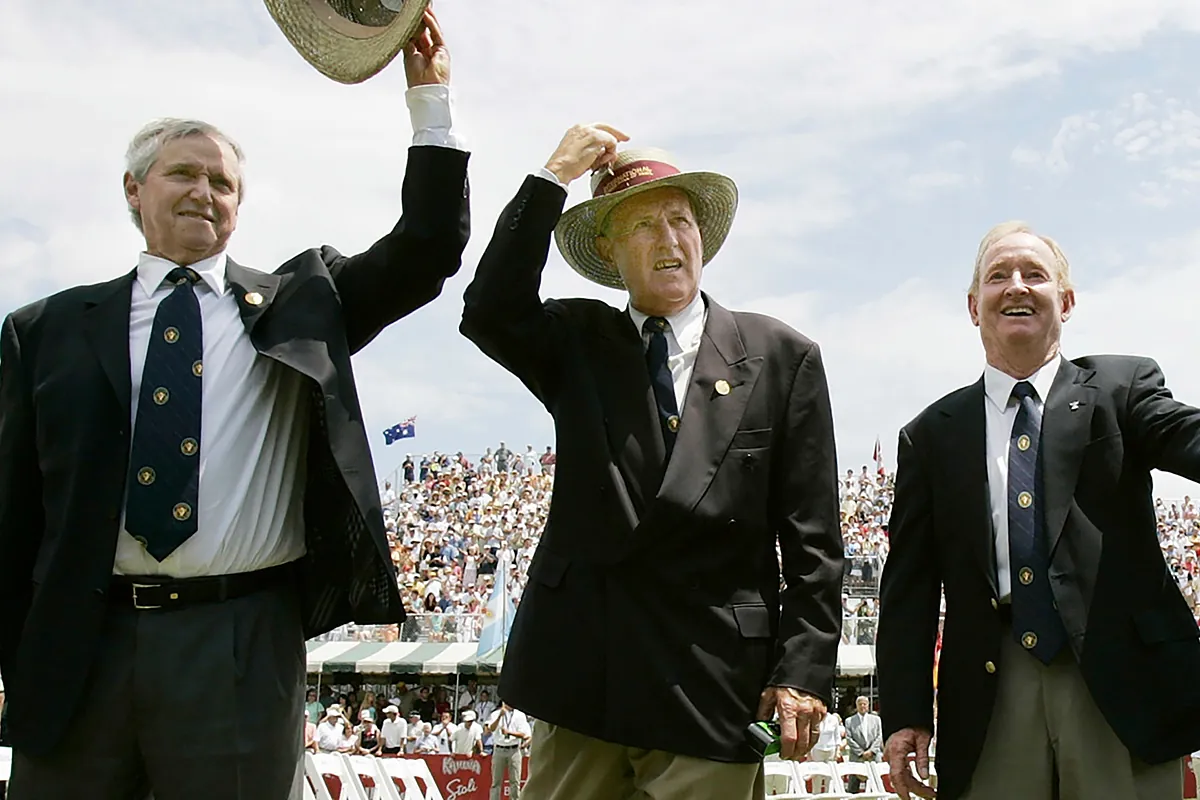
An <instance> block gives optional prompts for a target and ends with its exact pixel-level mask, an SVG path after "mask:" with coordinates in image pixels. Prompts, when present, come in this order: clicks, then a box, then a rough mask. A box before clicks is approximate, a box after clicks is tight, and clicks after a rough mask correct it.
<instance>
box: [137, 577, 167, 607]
mask: <svg viewBox="0 0 1200 800" xmlns="http://www.w3.org/2000/svg"><path fill="white" fill-rule="evenodd" d="M161 588H162V584H161V583H135V584H133V607H134V608H136V609H138V610H140V611H148V610H151V609H155V608H162V606H144V605H142V604H141V603H139V602H138V594H137V593H138V589H161Z"/></svg>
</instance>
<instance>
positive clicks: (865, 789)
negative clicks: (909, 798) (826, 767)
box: [833, 761, 897, 800]
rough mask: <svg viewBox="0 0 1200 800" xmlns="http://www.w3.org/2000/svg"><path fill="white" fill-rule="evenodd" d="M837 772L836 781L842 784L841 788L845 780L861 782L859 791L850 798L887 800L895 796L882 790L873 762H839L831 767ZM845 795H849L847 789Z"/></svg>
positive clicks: (844, 785) (845, 784)
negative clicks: (853, 778)
mask: <svg viewBox="0 0 1200 800" xmlns="http://www.w3.org/2000/svg"><path fill="white" fill-rule="evenodd" d="M833 767H834V770H835V771H836V772H837V776H838V780H840V781H841V782H842V786H843V787H844V788H845V787H846V786H847V779H848V778H851V777H856V778H858V779H859V780H860V781H861V784H862V785H861V786H860V789H861V790H862V791H860V792H859V793H858V794H853V795H850V796H851V797H857V798H860V800H887V798H889V797H896V796H897V795H894V794H890V793H888V791H887V790H886V789H884V788H883V783H882V782H881V781H880V780H879V775H878V774H877V773H876V771H875V762H874V761H869V762H863V761H840V762H838V763H836V764H834V765H833ZM846 793H847V794H850V791H849V789H848V788H847V789H846Z"/></svg>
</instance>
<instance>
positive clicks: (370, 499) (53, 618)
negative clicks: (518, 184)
mask: <svg viewBox="0 0 1200 800" xmlns="http://www.w3.org/2000/svg"><path fill="white" fill-rule="evenodd" d="M404 61H405V70H406V73H407V77H408V84H409V87H410V89H409V92H408V94H407V102H408V105H409V108H410V110H411V112H412V121H413V129H414V137H413V144H414V145H415V146H414V147H413V148H412V149H411V150H410V151H409V160H408V168H407V172H406V175H405V179H404V187H403V191H402V201H403V206H404V214H403V216H402V217H401V219H400V221H399V222H398V223H397V225H396V226H395V228H394V229H393V230H392V231H391V232H390V233H388V234H387V235H386V236H384V237H383V238H382V239H381V240H379V241H378V242H376V243H375V244H374V245H373V246H372V247H371V248H370V249H369V250H367V251H366V252H365V253H362V254H360V255H355V256H351V257H348V258H347V257H344V256H342V255H341V254H340V253H338V252H337V251H336V250H334V249H332V248H330V247H322V248H321V249H319V250H315V249H314V250H308V251H305V252H303V253H301V254H300V255H298V256H296V257H294V258H293V259H291V260H289V261H288V262H287V263H285V264H284V265H283V266H282V267H280V268H279V269H278V270H276V271H275V272H274V273H270V274H268V273H264V272H258V271H256V270H252V269H249V268H247V267H244V266H241V265H239V264H237V263H235V262H234V261H233V259H232V258H229V257H228V256H227V255H226V245H227V243H228V241H229V238H230V236H231V235H232V234H233V232H234V229H235V228H236V226H237V219H238V207H239V204H240V201H241V198H242V195H243V189H244V181H243V176H242V154H241V151H240V149H239V148H238V147H237V145H235V144H234V143H233V141H232V140H231V139H230V138H229V137H228V136H226V135H224V134H223V133H221V132H220V131H218V130H217V129H216V128H214V127H213V126H211V125H208V124H206V123H203V122H199V121H182V120H166V121H162V122H159V123H154V124H152V125H150V126H148V127H147V128H146V129H144V130H143V131H142V132H141V133H139V134H138V135H137V137H135V139H134V141H133V142H132V144H131V145H130V148H129V162H128V171H127V173H126V174H125V179H124V184H125V197H126V200H127V202H128V205H129V209H130V211H131V213H132V214H133V217H134V221H135V223H136V224H137V226H138V227H139V229H140V230H141V231H142V233H143V235H144V237H145V242H146V248H145V252H143V253H142V254H141V256H140V258H139V259H138V264H137V267H136V269H134V270H132V271H131V272H129V273H128V274H126V275H124V276H122V277H120V278H117V279H115V280H112V281H109V282H107V283H100V284H96V285H92V286H83V287H76V288H73V289H68V290H66V291H63V292H60V293H58V294H56V295H53V296H51V297H49V298H46V299H44V300H41V301H39V302H37V303H34V304H33V305H30V306H27V307H25V308H22V309H20V310H18V311H15V312H13V313H12V314H11V315H9V316H8V318H7V319H6V320H5V321H4V324H3V329H2V332H0V669H2V670H3V673H4V677H5V679H6V681H7V682H8V688H9V700H10V715H11V716H10V722H11V732H12V742H13V744H14V746H15V757H14V763H13V774H12V781H13V787H12V788H13V794H14V796H17V797H21V798H62V797H88V798H100V799H101V800H106V799H108V798H111V799H112V800H126V799H127V798H144V797H146V796H147V795H148V794H150V793H151V792H153V795H154V797H155V798H157V800H187V799H188V798H201V797H203V798H212V797H220V798H230V799H231V800H232V799H234V798H242V799H243V800H245V799H247V798H283V797H287V796H289V794H290V793H293V792H295V791H297V790H298V788H299V786H300V783H299V780H300V777H301V771H300V769H299V766H300V755H301V745H302V741H301V736H302V733H303V730H304V726H303V724H302V711H303V707H304V704H303V698H304V675H305V659H304V641H305V639H306V638H309V637H312V636H314V635H317V634H320V633H322V632H324V631H327V630H330V629H332V628H335V627H337V626H339V625H341V624H343V623H346V622H350V621H356V622H358V623H396V622H401V621H403V619H404V611H403V606H402V603H401V599H400V596H399V594H398V591H397V588H396V581H395V573H394V568H393V566H392V564H391V560H390V558H388V557H387V553H388V548H387V542H386V538H385V533H384V528H383V516H382V513H381V510H380V502H379V493H378V490H377V488H376V481H375V476H374V469H373V467H372V463H371V457H370V452H369V447H368V442H367V435H366V431H365V430H364V427H363V415H362V410H361V408H360V407H359V401H358V397H357V393H356V390H355V386H354V377H353V372H352V369H351V362H350V356H351V354H352V353H354V352H356V351H358V350H361V349H362V348H363V347H364V346H366V345H367V343H368V342H370V341H371V340H372V339H373V338H374V337H375V336H376V335H377V334H378V333H379V332H380V331H381V330H382V329H383V328H384V327H386V326H387V325H389V324H391V323H392V322H393V321H395V320H397V319H399V318H401V317H404V316H405V315H407V314H409V313H410V312H412V311H413V310H414V309H416V308H419V307H420V306H422V305H424V304H426V303H428V302H429V301H430V300H432V299H433V298H434V297H436V296H437V295H438V293H439V292H440V291H441V287H442V284H443V282H444V281H445V280H446V279H447V278H448V277H449V276H451V275H453V274H454V273H455V272H456V271H457V269H458V267H459V264H460V259H461V255H462V250H463V247H464V246H465V244H466V238H467V233H468V200H467V195H468V192H467V183H466V164H467V154H466V153H465V152H463V150H462V148H461V144H460V143H459V142H458V140H457V138H456V136H455V134H454V133H453V132H452V130H451V127H450V118H449V109H450V106H449V86H448V84H449V53H448V51H447V50H446V47H445V45H444V42H443V40H442V37H441V33H440V31H439V29H438V26H437V21H436V19H435V18H434V17H433V15H432V14H431V13H427V14H426V16H425V19H424V23H423V29H422V30H421V32H420V33H419V34H418V36H417V37H416V39H415V40H414V41H413V43H412V44H410V45H409V46H408V48H407V50H406V53H405V59H404ZM67 632H69V633H70V635H65V634H66V633H67ZM47 686H51V687H53V690H54V694H55V699H56V701H57V703H56V709H55V712H56V713H53V714H50V715H47V714H46V709H45V705H44V703H42V697H43V695H44V694H45V687H47ZM165 698H170V701H169V702H166V701H165ZM180 720H187V723H186V724H180ZM69 730H81V731H103V734H102V735H84V736H71V735H69V734H68V731H69ZM325 738H327V737H324V734H323V733H322V742H324V739H325ZM297 796H298V795H297Z"/></svg>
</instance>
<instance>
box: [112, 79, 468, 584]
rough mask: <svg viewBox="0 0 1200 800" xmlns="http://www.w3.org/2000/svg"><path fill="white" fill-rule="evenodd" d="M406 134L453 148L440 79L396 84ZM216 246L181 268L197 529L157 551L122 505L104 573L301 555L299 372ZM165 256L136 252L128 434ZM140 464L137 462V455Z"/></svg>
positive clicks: (223, 566) (304, 427)
mask: <svg viewBox="0 0 1200 800" xmlns="http://www.w3.org/2000/svg"><path fill="white" fill-rule="evenodd" d="M405 102H406V103H407V105H408V108H409V112H410V116H411V118H412V127H413V144H414V145H433V146H439V147H451V148H454V149H463V141H462V139H461V137H459V136H458V135H457V134H455V133H454V132H453V130H452V125H451V107H450V90H449V87H446V86H418V87H415V88H413V89H409V90H408V92H407V93H406V94H405ZM225 263H226V256H225V253H219V254H217V255H215V256H212V257H210V258H207V259H204V260H203V261H200V262H197V263H195V264H192V265H191V267H192V269H194V270H195V271H196V272H198V273H199V274H200V277H201V280H200V281H199V282H197V283H196V285H195V291H196V295H197V298H198V299H199V301H200V318H201V325H202V326H203V330H204V360H203V363H204V378H203V383H202V387H201V403H202V407H201V417H200V431H201V432H200V464H199V469H200V487H199V497H198V499H197V510H196V519H197V530H196V533H194V534H193V535H192V536H191V537H189V538H188V539H187V540H186V541H185V542H184V543H183V544H181V545H180V546H179V547H178V548H177V549H176V550H175V551H174V552H172V553H171V554H170V555H169V556H167V557H166V559H164V560H163V561H161V562H160V561H157V560H156V559H155V558H154V557H153V556H151V555H150V554H149V553H148V552H147V551H146V549H145V548H143V547H142V546H141V545H140V544H138V543H137V542H136V541H135V540H134V538H133V537H132V536H131V535H130V534H129V532H128V531H126V530H125V517H124V513H122V517H121V529H120V532H119V534H118V537H117V551H116V559H115V562H114V564H113V572H114V573H116V574H119V575H169V576H171V577H175V578H190V577H196V576H201V575H224V574H230V573H235V572H249V571H252V570H258V569H265V568H267V567H271V566H275V565H278V564H285V563H287V562H289V561H294V560H296V559H298V558H300V557H301V556H303V555H304V553H305V551H306V548H305V543H304V484H305V479H306V474H305V457H304V454H305V452H306V448H307V441H308V408H309V406H308V402H307V400H306V399H305V397H304V393H305V392H306V391H307V389H306V385H305V384H306V380H307V379H306V378H304V377H303V376H301V375H300V374H299V373H298V372H295V371H294V370H291V369H289V368H288V367H285V366H283V365H282V364H279V363H278V362H276V361H272V360H271V359H269V358H266V357H265V356H260V355H259V354H258V352H257V351H256V350H255V349H254V345H252V344H251V343H250V337H249V335H248V334H247V333H246V329H245V326H244V325H243V324H242V319H241V314H240V312H239V311H238V305H237V298H235V297H234V296H233V292H232V290H231V289H230V287H229V285H228V284H227V282H226V276H225ZM175 266H176V265H175V264H172V263H171V262H169V261H167V260H165V259H162V258H158V257H156V256H151V255H149V254H147V253H142V254H141V257H140V258H139V260H138V266H137V279H136V280H135V281H134V283H133V287H132V296H131V298H130V308H129V364H130V376H129V377H130V390H131V395H130V399H131V403H130V406H131V407H130V414H131V417H130V420H131V427H130V431H131V434H130V436H131V437H132V436H133V435H134V433H135V432H136V424H137V410H138V400H139V395H140V392H141V385H142V372H143V369H144V367H145V362H146V352H147V350H148V348H149V345H150V332H151V329H152V327H153V325H154V315H155V313H156V312H157V311H158V304H159V303H161V302H162V300H163V298H165V297H166V296H167V295H168V294H170V293H171V291H172V290H173V289H174V287H173V286H169V285H164V284H163V281H164V279H165V278H166V276H167V273H168V272H170V271H171V270H172V269H174V267H175ZM139 466H140V465H139Z"/></svg>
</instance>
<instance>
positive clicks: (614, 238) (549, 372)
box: [462, 125, 842, 800]
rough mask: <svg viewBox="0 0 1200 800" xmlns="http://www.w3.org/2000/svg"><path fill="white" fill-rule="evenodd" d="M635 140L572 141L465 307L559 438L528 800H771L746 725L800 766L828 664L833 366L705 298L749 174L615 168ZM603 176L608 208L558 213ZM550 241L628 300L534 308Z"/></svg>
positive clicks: (837, 556)
mask: <svg viewBox="0 0 1200 800" xmlns="http://www.w3.org/2000/svg"><path fill="white" fill-rule="evenodd" d="M625 139H626V137H625V135H624V134H622V133H621V132H620V131H618V130H616V129H614V128H611V127H609V126H606V125H579V126H575V127H574V128H572V129H571V130H570V131H568V132H567V134H566V135H565V136H564V138H563V140H562V142H561V143H560V145H559V147H558V149H557V150H556V151H555V152H554V154H553V156H551V158H550V160H549V161H548V162H547V164H546V166H545V168H543V169H541V170H539V171H538V172H537V173H536V174H534V175H531V176H529V177H528V178H527V179H526V180H525V183H524V185H523V186H522V187H521V190H520V191H519V192H518V193H517V196H516V197H515V198H514V199H513V201H512V202H511V203H509V205H508V206H507V207H506V208H505V210H504V212H503V213H502V214H501V217H500V221H499V223H498V224H497V226H496V232H495V235H494V237H493V239H492V241H491V244H490V245H489V246H488V248H487V250H486V252H485V253H484V255H483V258H482V260H481V261H480V264H479V268H478V271H477V273H476V276H475V279H474V281H473V282H472V283H471V285H470V286H469V287H468V289H467V292H466V307H465V309H464V311H463V321H462V332H463V333H464V334H465V335H466V336H467V337H468V338H470V339H471V340H472V341H474V342H475V343H476V344H477V345H478V346H479V348H480V349H481V350H483V352H484V353H486V354H487V355H488V356H490V357H491V358H493V359H494V360H496V361H497V362H498V363H500V364H501V365H502V366H504V367H505V368H506V369H508V370H509V371H510V372H512V373H513V374H514V375H516V376H517V377H518V378H519V379H520V380H521V381H522V382H523V383H524V384H525V385H526V386H527V387H528V388H529V389H530V391H531V392H533V394H534V395H535V396H536V397H537V399H538V400H539V401H541V403H542V404H543V405H544V406H545V407H546V408H547V409H548V410H549V411H550V413H551V414H552V415H553V416H554V420H555V426H556V429H557V437H558V446H557V451H558V459H557V462H558V463H557V468H556V472H555V485H554V494H553V497H552V500H551V506H550V515H549V520H548V522H547V523H546V528H545V531H544V533H543V535H542V539H541V543H540V545H539V546H538V549H537V551H536V553H535V555H534V558H533V562H532V564H531V566H530V571H529V583H528V585H527V587H526V589H525V591H524V594H523V595H522V598H521V606H520V609H519V610H518V612H517V617H516V621H515V623H514V625H513V628H512V634H511V638H510V640H509V643H508V648H507V651H506V657H505V664H504V671H503V675H502V678H501V691H502V692H503V693H504V696H505V698H506V699H507V700H509V701H510V702H511V703H512V704H513V705H514V706H516V707H518V708H520V709H522V710H523V711H526V712H528V713H530V714H531V715H532V716H534V717H536V718H537V719H538V724H537V726H535V730H534V736H533V753H532V756H531V758H530V770H531V772H530V777H529V783H528V786H527V787H526V790H525V792H524V793H523V797H525V798H526V800H546V799H547V798H551V799H552V800H560V799H561V800H567V799H568V798H569V799H570V800H606V799H607V798H613V800H617V799H618V798H620V799H622V800H623V798H627V797H631V796H634V795H635V794H636V796H639V797H648V798H652V799H653V800H676V799H678V800H684V799H685V798H687V799H688V800H693V799H695V798H701V799H703V798H710V797H711V798H718V797H719V798H751V797H762V796H763V780H762V766H761V758H760V757H759V755H758V754H757V753H756V752H754V750H752V749H751V748H750V746H749V745H748V744H747V743H746V736H745V732H746V728H747V726H748V725H749V724H750V723H751V722H753V721H754V720H755V719H756V718H759V719H770V718H771V717H772V716H774V715H775V714H778V716H779V721H780V724H781V728H782V740H783V744H782V754H783V757H784V758H789V759H798V758H801V757H803V755H804V754H805V753H806V752H807V751H808V749H809V748H810V747H811V746H812V744H813V743H814V742H815V741H816V738H817V735H818V732H819V725H820V721H821V718H822V717H823V716H824V714H825V706H826V705H827V704H828V703H829V700H830V690H831V688H832V680H833V671H834V665H835V661H836V656H837V644H838V639H839V630H840V622H841V611H840V593H841V576H842V540H841V534H840V530H839V527H838V509H837V469H836V464H835V458H834V441H833V422H832V418H831V413H830V406H829V397H828V391H827V388H826V381H825V371H824V367H823V366H822V363H821V354H820V351H819V350H818V348H817V346H816V344H814V343H813V342H812V341H810V340H809V339H807V338H805V337H804V336H801V335H800V334H798V333H797V332H795V331H794V330H792V329H791V328H789V327H787V326H786V325H784V324H783V323H781V322H779V321H777V320H774V319H771V318H769V317H764V316H760V315H757V314H744V313H737V312H731V311H728V310H726V309H725V308H723V307H722V306H720V305H719V304H718V303H717V302H716V301H715V300H713V299H712V298H711V297H709V296H708V295H706V294H704V293H702V292H700V290H699V282H700V276H701V269H702V267H703V266H704V265H705V264H706V263H708V262H709V261H710V260H711V259H712V258H713V257H714V256H715V255H716V254H717V251H718V250H719V249H720V247H721V244H722V242H723V241H724V240H725V237H726V234H727V233H728V232H729V229H730V226H731V224H732V222H733V216H734V210H735V208H736V205H737V190H736V187H735V186H734V183H733V181H731V180H730V179H729V178H727V177H725V176H722V175H718V174H715V173H711V172H684V171H682V170H680V169H679V168H678V167H677V166H676V165H675V161H674V159H673V158H672V157H671V156H670V155H668V154H666V153H664V152H662V151H660V150H653V149H628V150H624V151H622V152H618V151H617V146H618V142H619V141H624V140H625ZM589 169H590V170H592V171H593V176H592V181H591V184H592V199H591V200H588V201H587V202H585V203H582V204H580V205H577V206H575V207H574V208H571V209H570V210H568V211H567V212H566V213H563V212H562V209H563V205H564V201H565V200H566V196H567V192H566V187H567V185H568V184H569V183H571V182H572V181H573V180H575V179H576V178H579V177H581V176H582V175H584V174H585V173H587V172H588V171H589ZM552 234H554V235H555V237H556V239H557V243H558V247H559V250H560V251H561V253H562V255H563V257H564V258H565V259H566V261H567V263H568V264H570V265H571V266H572V267H573V268H574V269H575V270H576V271H577V272H579V273H580V274H581V275H583V276H584V277H586V278H588V279H589V280H592V281H593V282H595V283H599V284H600V285H602V286H605V287H609V288H612V289H617V290H621V291H623V292H624V293H625V295H626V297H624V298H622V300H623V302H622V304H621V305H622V306H623V307H621V308H614V307H613V306H610V305H608V304H606V303H603V302H600V301H597V300H589V299H562V300H547V301H545V302H543V301H542V300H541V299H540V298H539V295H538V290H539V285H540V280H541V273H542V269H543V268H544V266H545V263H546V257H547V253H548V250H549V244H550V238H551V235H552ZM777 548H778V551H777ZM777 552H778V553H779V554H781V556H782V578H783V582H784V583H785V584H786V586H785V588H783V589H781V588H780V584H781V575H780V564H781V561H780V557H779V555H777ZM580 686H588V687H594V688H595V689H597V690H598V691H599V692H600V696H599V697H597V696H596V694H595V692H592V691H589V692H581V691H579V687H580Z"/></svg>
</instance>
